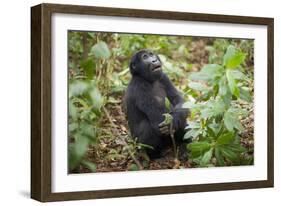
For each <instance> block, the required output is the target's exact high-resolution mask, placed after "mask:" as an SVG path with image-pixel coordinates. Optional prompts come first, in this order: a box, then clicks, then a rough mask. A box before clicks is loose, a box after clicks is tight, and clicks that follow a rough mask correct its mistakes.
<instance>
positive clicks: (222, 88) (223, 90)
mask: <svg viewBox="0 0 281 206" xmlns="http://www.w3.org/2000/svg"><path fill="white" fill-rule="evenodd" d="M227 90H228V85H227V80H226V76H222V78H221V79H220V81H219V95H220V96H224V95H226V94H227Z"/></svg>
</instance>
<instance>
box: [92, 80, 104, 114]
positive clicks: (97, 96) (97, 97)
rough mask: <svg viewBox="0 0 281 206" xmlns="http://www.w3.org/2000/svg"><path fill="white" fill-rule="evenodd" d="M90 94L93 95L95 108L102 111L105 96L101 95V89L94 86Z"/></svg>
mask: <svg viewBox="0 0 281 206" xmlns="http://www.w3.org/2000/svg"><path fill="white" fill-rule="evenodd" d="M89 95H90V97H91V100H92V104H93V105H92V106H93V109H94V110H95V111H96V112H97V111H100V109H101V107H102V105H103V101H104V100H103V96H102V95H101V93H100V91H99V90H98V88H96V87H95V86H93V87H92V88H91V89H90V91H89Z"/></svg>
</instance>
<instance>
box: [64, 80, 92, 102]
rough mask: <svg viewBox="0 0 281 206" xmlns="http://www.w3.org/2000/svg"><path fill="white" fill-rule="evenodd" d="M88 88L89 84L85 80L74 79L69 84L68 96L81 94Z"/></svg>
mask: <svg viewBox="0 0 281 206" xmlns="http://www.w3.org/2000/svg"><path fill="white" fill-rule="evenodd" d="M88 88H89V84H88V83H87V82H85V81H80V80H76V81H74V82H72V83H70V85H69V98H71V97H73V96H79V95H82V94H83V93H84V92H86V91H87V90H88Z"/></svg>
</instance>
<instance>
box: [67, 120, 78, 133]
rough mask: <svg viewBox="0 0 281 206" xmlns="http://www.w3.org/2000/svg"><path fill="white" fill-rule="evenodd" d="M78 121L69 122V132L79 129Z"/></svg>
mask: <svg viewBox="0 0 281 206" xmlns="http://www.w3.org/2000/svg"><path fill="white" fill-rule="evenodd" d="M78 126H79V125H78V123H76V122H73V123H71V124H69V126H68V129H69V132H73V131H75V130H76V129H78Z"/></svg>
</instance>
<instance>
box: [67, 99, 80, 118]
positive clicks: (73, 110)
mask: <svg viewBox="0 0 281 206" xmlns="http://www.w3.org/2000/svg"><path fill="white" fill-rule="evenodd" d="M68 112H69V116H70V117H71V118H72V119H74V120H75V119H76V118H77V116H78V113H77V109H76V107H75V105H74V104H73V102H72V101H69V103H68Z"/></svg>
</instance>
